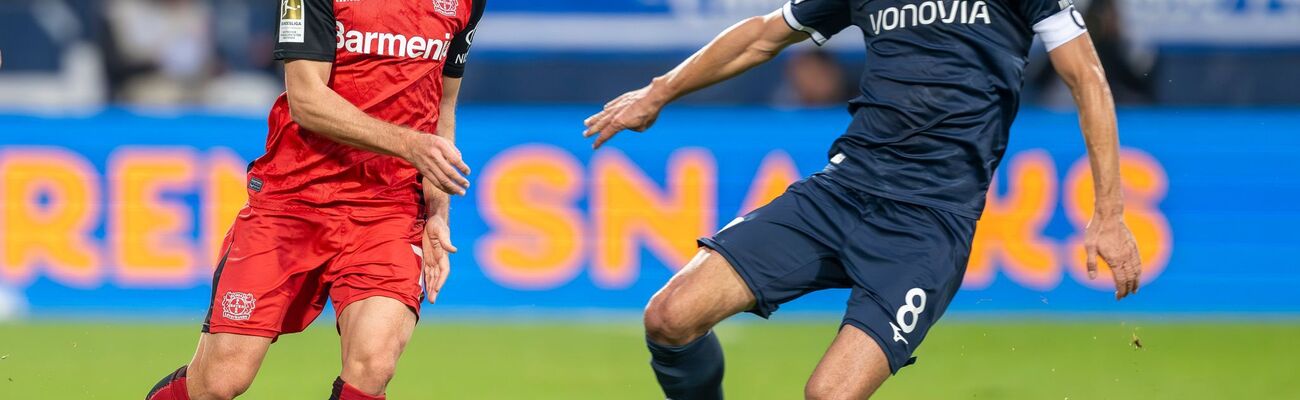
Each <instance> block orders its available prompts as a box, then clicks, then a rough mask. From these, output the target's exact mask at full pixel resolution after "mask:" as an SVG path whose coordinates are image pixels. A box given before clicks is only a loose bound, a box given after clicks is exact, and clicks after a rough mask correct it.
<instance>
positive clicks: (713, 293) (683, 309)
mask: <svg viewBox="0 0 1300 400" xmlns="http://www.w3.org/2000/svg"><path fill="white" fill-rule="evenodd" d="M753 306H754V295H753V294H752V293H750V291H749V288H748V287H746V286H745V282H744V281H743V280H742V279H741V278H740V275H738V274H737V273H736V270H735V269H733V268H732V266H731V265H730V264H728V263H727V259H726V258H723V257H722V256H721V255H720V254H718V253H717V252H715V251H713V250H710V249H701V250H700V252H699V253H696V255H695V258H693V259H692V260H691V262H690V263H687V264H686V267H685V268H682V270H681V271H680V272H678V273H677V275H675V276H673V278H672V279H671V280H669V281H668V284H667V285H664V287H663V289H660V290H659V292H658V293H655V295H654V297H653V298H651V299H650V304H649V305H648V306H647V311H648V313H647V314H648V317H650V316H658V317H660V318H670V319H672V320H673V323H672V325H675V326H682V325H684V326H695V327H702V328H703V329H704V330H707V329H708V327H710V326H712V325H713V324H716V323H717V322H719V321H722V320H723V319H726V318H727V317H730V316H732V315H735V314H737V313H739V312H742V311H745V310H747V309H750V308H752V307H753Z"/></svg>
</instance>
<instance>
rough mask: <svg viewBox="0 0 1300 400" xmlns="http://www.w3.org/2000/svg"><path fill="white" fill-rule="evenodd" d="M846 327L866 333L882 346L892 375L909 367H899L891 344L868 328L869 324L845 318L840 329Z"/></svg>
mask: <svg viewBox="0 0 1300 400" xmlns="http://www.w3.org/2000/svg"><path fill="white" fill-rule="evenodd" d="M845 325H850V326H852V327H854V328H857V329H858V330H860V331H862V332H863V333H866V334H867V336H870V337H871V339H872V340H875V341H876V345H877V346H880V350H881V351H883V352H884V353H885V361H886V362H888V363H889V374H890V375H896V374H898V370H900V369H903V367H905V366H907V364H904V365H897V364H898V363H897V362H896V361H894V359H895V357H894V356H895V354H894V349H893V347H892V346H890V344H889V343H885V339H884V338H882V337H880V334H878V333H876V331H875V330H872V329H871V328H868V327H867V324H865V323H863V322H862V321H858V320H856V319H853V318H845V319H844V321H843V322H841V323H840V327H841V328H843V327H844V326H845Z"/></svg>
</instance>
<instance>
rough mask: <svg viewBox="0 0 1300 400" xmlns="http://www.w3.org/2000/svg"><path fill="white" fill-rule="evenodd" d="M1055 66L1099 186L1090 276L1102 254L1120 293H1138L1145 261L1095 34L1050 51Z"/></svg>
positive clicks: (1088, 236)
mask: <svg viewBox="0 0 1300 400" xmlns="http://www.w3.org/2000/svg"><path fill="white" fill-rule="evenodd" d="M1050 57H1051V59H1052V65H1053V66H1054V67H1055V68H1056V71H1057V73H1058V74H1060V75H1061V78H1062V79H1064V80H1065V83H1066V85H1068V86H1069V87H1070V91H1071V93H1073V94H1074V101H1075V103H1076V104H1078V106H1079V125H1080V127H1081V128H1082V129H1083V137H1084V139H1085V141H1086V142H1087V146H1088V161H1089V164H1090V165H1091V167H1092V181H1093V186H1094V188H1095V191H1096V205H1095V209H1094V212H1093V216H1092V221H1090V222H1089V223H1088V228H1087V231H1086V232H1085V233H1084V248H1085V249H1086V251H1087V253H1088V259H1087V264H1088V278H1090V279H1095V278H1096V277H1097V257H1099V256H1100V257H1101V259H1102V260H1105V261H1106V264H1108V265H1109V266H1110V269H1111V272H1112V273H1113V275H1114V276H1115V298H1116V299H1123V298H1124V297H1125V296H1128V295H1130V294H1133V293H1137V290H1138V283H1139V281H1140V280H1141V276H1142V262H1141V260H1140V259H1139V257H1138V249H1137V243H1136V242H1135V241H1134V239H1133V234H1132V233H1131V232H1129V229H1128V226H1127V225H1125V224H1124V196H1123V190H1122V188H1121V187H1120V176H1119V134H1118V129H1117V128H1116V122H1115V102H1114V100H1113V99H1112V98H1111V94H1110V85H1109V84H1107V82H1106V74H1105V72H1104V71H1103V70H1102V67H1101V61H1099V60H1098V59H1097V52H1096V50H1094V49H1093V46H1092V39H1090V38H1089V37H1088V35H1081V36H1079V37H1077V38H1075V39H1074V40H1071V41H1069V42H1067V43H1065V44H1063V45H1061V46H1060V47H1057V48H1056V49H1054V50H1052V51H1051V53H1050Z"/></svg>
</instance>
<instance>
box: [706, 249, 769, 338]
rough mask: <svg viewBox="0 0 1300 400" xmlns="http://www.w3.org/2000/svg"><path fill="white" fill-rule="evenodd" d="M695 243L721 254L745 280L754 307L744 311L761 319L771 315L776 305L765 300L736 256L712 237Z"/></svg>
mask: <svg viewBox="0 0 1300 400" xmlns="http://www.w3.org/2000/svg"><path fill="white" fill-rule="evenodd" d="M696 244H697V245H698V246H700V247H705V248H708V249H710V250H713V251H716V252H718V254H721V255H722V258H724V259H726V260H727V263H728V264H731V269H732V270H735V271H736V274H738V275H740V280H742V281H744V282H745V286H747V287H749V292H750V293H752V294H753V295H754V308H752V309H749V310H746V311H745V312H748V313H751V314H754V315H757V316H759V317H761V318H763V319H768V318H769V317H771V316H772V312H774V311H776V309H777V307H773V306H771V304H769V303H768V302H767V298H766V297H765V296H763V291H761V290H758V285H757V284H756V283H755V282H754V279H753V278H751V277H750V276H749V272H748V271H745V269H744V268H743V267H741V265H740V263H739V262H737V261H736V258H735V257H733V256H732V255H731V252H730V251H727V249H726V248H724V247H722V245H721V244H719V243H718V242H717V241H714V240H713V239H712V238H707V237H702V238H699V239H697V240H696Z"/></svg>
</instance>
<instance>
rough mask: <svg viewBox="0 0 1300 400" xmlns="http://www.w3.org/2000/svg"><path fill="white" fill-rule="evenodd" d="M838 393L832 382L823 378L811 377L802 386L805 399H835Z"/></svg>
mask: <svg viewBox="0 0 1300 400" xmlns="http://www.w3.org/2000/svg"><path fill="white" fill-rule="evenodd" d="M837 393H839V391H838V389H837V388H836V387H835V385H834V384H831V383H830V382H826V381H825V380H823V379H812V380H809V381H808V384H806V385H804V387H803V398H804V399H805V400H832V399H837V398H840V397H837V396H836V394H837Z"/></svg>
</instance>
